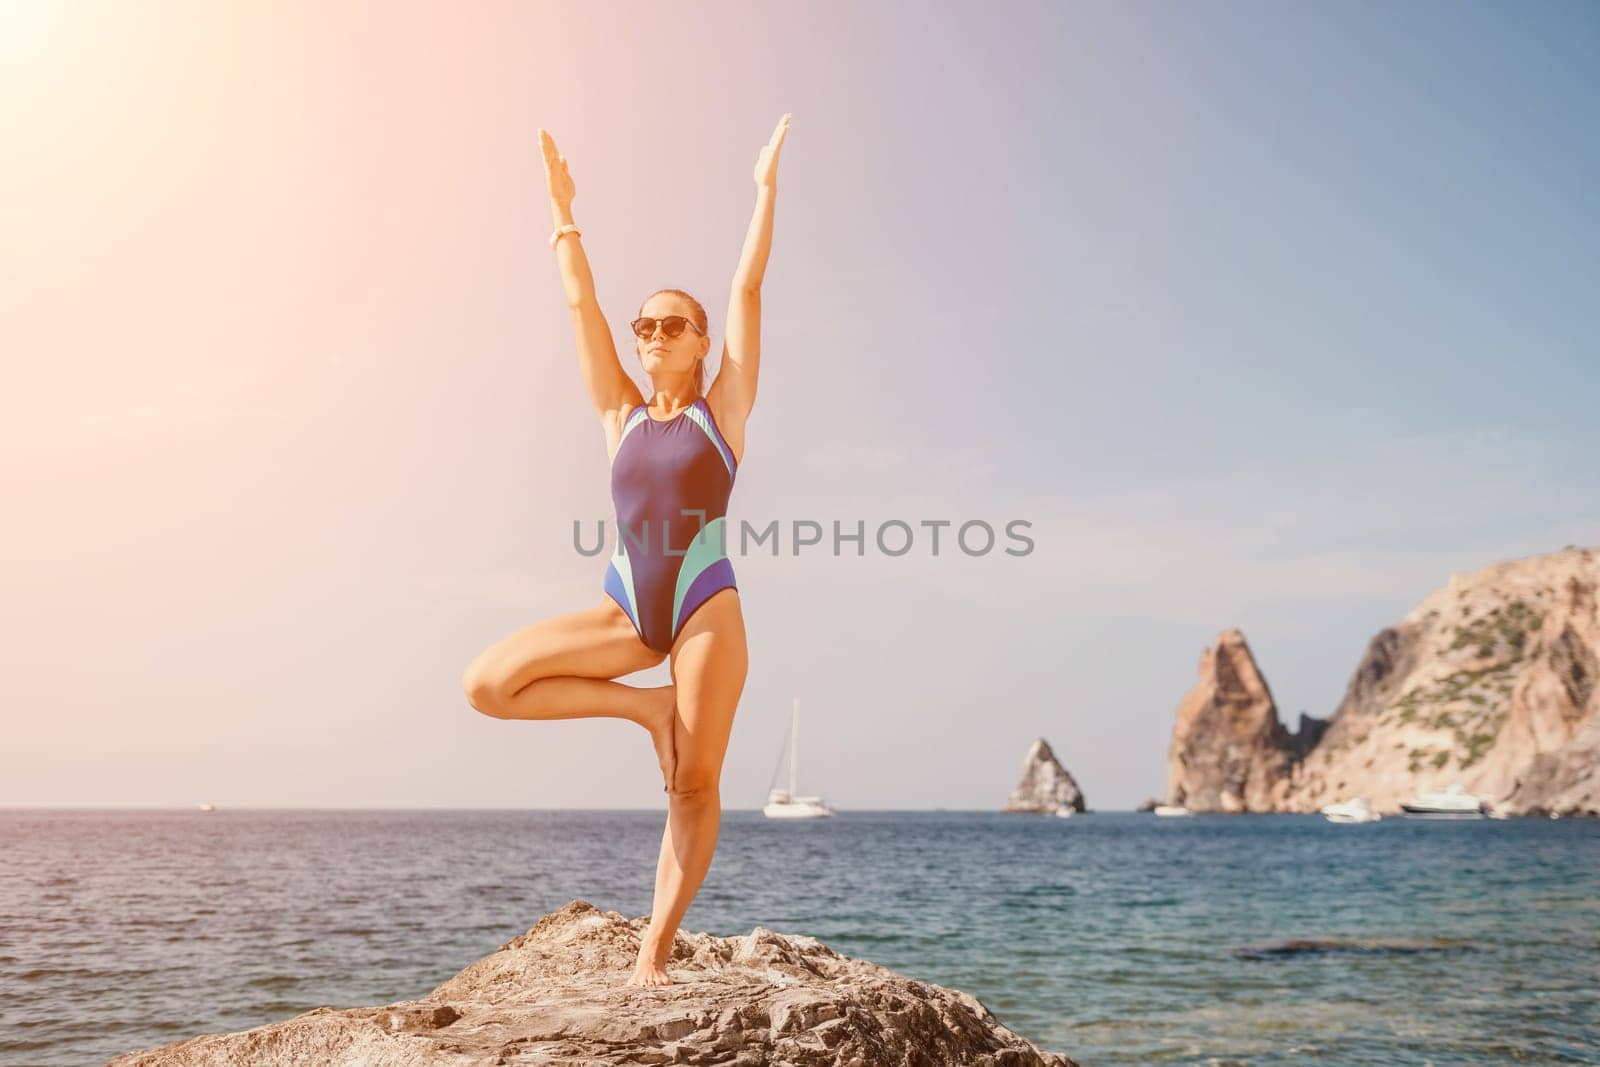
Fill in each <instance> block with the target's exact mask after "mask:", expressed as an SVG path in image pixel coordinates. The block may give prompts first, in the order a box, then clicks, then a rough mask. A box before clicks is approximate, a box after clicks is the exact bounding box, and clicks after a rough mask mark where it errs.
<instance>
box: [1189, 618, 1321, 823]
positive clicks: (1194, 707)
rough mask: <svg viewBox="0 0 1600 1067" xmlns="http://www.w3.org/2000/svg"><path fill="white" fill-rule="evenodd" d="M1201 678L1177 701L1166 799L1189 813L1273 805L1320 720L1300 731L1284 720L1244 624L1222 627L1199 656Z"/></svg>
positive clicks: (1305, 722)
mask: <svg viewBox="0 0 1600 1067" xmlns="http://www.w3.org/2000/svg"><path fill="white" fill-rule="evenodd" d="M1199 673H1200V678H1199V680H1198V681H1197V682H1196V683H1195V685H1194V688H1193V689H1191V690H1189V692H1188V693H1187V694H1186V695H1185V696H1184V698H1183V701H1182V702H1181V703H1180V704H1179V705H1178V718H1177V722H1176V723H1174V724H1173V727H1172V743H1171V746H1170V747H1169V748H1168V750H1167V758H1168V771H1167V800H1166V802H1167V803H1168V804H1179V805H1182V806H1183V807H1186V808H1188V809H1189V810H1190V811H1223V812H1246V811H1273V810H1275V809H1276V808H1277V806H1278V804H1279V803H1280V802H1281V801H1282V799H1283V797H1284V796H1285V794H1286V792H1287V789H1288V779H1289V775H1290V771H1291V769H1292V768H1293V766H1294V763H1295V760H1296V759H1297V758H1298V755H1299V753H1301V752H1302V751H1303V750H1304V748H1305V747H1306V746H1308V745H1309V744H1311V743H1313V741H1314V739H1315V738H1316V736H1317V735H1318V733H1319V732H1320V730H1321V726H1322V724H1321V723H1320V722H1318V721H1316V720H1314V719H1310V718H1309V717H1305V718H1302V720H1301V730H1300V733H1299V734H1298V735H1297V734H1291V733H1289V731H1288V730H1286V729H1284V727H1283V724H1282V723H1281V722H1279V721H1278V707H1277V705H1276V704H1274V703H1273V701H1272V692H1271V690H1269V689H1268V688H1267V681H1266V679H1265V678H1263V677H1262V676H1261V671H1260V670H1259V669H1258V668H1257V667H1256V661H1255V657H1254V656H1252V655H1251V654H1250V646H1249V645H1247V644H1245V640H1244V634H1242V633H1240V632H1239V631H1238V630H1236V629H1233V630H1224V631H1222V633H1220V634H1218V635H1217V639H1216V641H1215V642H1214V643H1213V644H1212V645H1211V647H1210V648H1208V649H1206V650H1205V651H1204V652H1202V653H1201V654H1200V669H1199Z"/></svg>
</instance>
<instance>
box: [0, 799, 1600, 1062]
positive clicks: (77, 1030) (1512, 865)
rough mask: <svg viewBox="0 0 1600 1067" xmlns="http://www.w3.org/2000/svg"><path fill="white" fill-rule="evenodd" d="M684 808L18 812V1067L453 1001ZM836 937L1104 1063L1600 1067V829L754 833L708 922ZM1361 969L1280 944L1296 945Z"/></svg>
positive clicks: (652, 844)
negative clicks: (490, 958)
mask: <svg viewBox="0 0 1600 1067" xmlns="http://www.w3.org/2000/svg"><path fill="white" fill-rule="evenodd" d="M663 820H664V810H663V811H662V812H655V811H650V812H645V811H638V812H573V811H549V812H547V811H530V812H508V811H481V812H471V811H272V810H240V811H218V812H215V813H212V814H201V813H198V812H187V811H60V810H57V811H44V810H9V811H0V990H3V992H4V995H3V996H0V1063H5V1064H18V1065H21V1064H28V1065H39V1067H50V1065H56V1064H74V1065H77V1064H93V1063H103V1062H104V1061H105V1060H106V1059H108V1058H109V1057H111V1056H112V1055H114V1054H116V1053H119V1052H125V1051H129V1050H132V1049H138V1048H145V1047H148V1046H151V1045H157V1044H162V1043H165V1042H168V1041H173V1040H176V1039H179V1038H182V1037H186V1036H190V1035H192V1034H196V1033H202V1032H218V1031H229V1030H240V1029H245V1028H248V1027H252V1026H257V1025H260V1024H262V1023H267V1022H272V1021H274V1020H279V1019H284V1018H287V1017H289V1016H291V1015H295V1014H298V1013H300V1012H303V1011H307V1010H309V1009H311V1008H314V1007H317V1006H319V1005H333V1006H336V1007H354V1006H359V1005H368V1004H382V1003H387V1002H389V1001H394V1000H400V999H404V998H410V997H417V996H421V995H423V994H425V993H426V992H427V991H428V990H429V989H431V988H432V987H433V986H435V985H437V984H438V983H440V982H442V981H444V980H445V979H446V978H449V977H450V976H451V975H453V974H455V973H456V971H458V970H460V969H461V968H462V967H464V966H466V965H467V964H468V963H470V962H472V961H473V960H475V959H477V958H478V957H480V956H483V955H485V954H487V953H490V952H493V951H494V950H495V949H496V948H498V947H499V946H500V945H501V944H503V943H504V942H505V941H507V940H508V939H510V938H511V937H513V936H515V935H517V934H519V933H522V932H523V931H524V930H526V929H527V928H528V927H530V926H532V925H533V923H534V922H535V921H537V920H538V918H539V917H540V916H541V915H543V914H545V913H546V912H548V911H551V910H553V909H555V908H558V907H560V906H561V905H563V904H565V903H567V902H568V901H569V900H572V899H573V898H582V899H585V900H588V901H590V902H592V903H594V904H596V905H598V906H600V907H602V908H607V909H611V910H615V911H619V912H622V913H623V914H624V915H629V916H633V915H643V914H645V913H647V912H648V911H649V908H650V887H651V884H652V880H653V877H654V867H655V858H656V850H657V848H658V846H659V843H660V835H661V827H662V823H663ZM758 924H759V925H764V926H767V927H769V928H772V929H776V930H780V931H786V932H795V933H805V934H811V935H814V936H816V937H819V938H821V939H822V940H823V941H824V942H826V943H828V944H829V945H831V946H832V947H834V948H836V949H838V950H839V951H842V952H846V953H849V954H852V955H858V956H863V957H867V958H869V959H872V960H875V961H877V962H879V963H882V964H884V965H886V966H889V967H892V968H895V969H896V970H899V971H902V972H904V973H906V974H909V975H913V976H915V977H917V978H920V979H924V980H927V981H931V982H937V983H940V984H943V985H948V986H955V987H959V988H961V989H965V990H967V991H968V992H971V993H972V994H974V995H975V996H977V997H978V998H979V999H980V1000H982V1001H983V1002H984V1003H985V1004H986V1005H987V1006H988V1007H989V1008H990V1009H991V1010H992V1011H993V1012H994V1013H995V1014H996V1015H997V1016H998V1017H999V1018H1000V1019H1001V1021H1002V1022H1004V1023H1005V1024H1006V1025H1008V1026H1010V1027H1011V1028H1012V1029H1014V1030H1017V1031H1018V1032H1019V1033H1021V1034H1023V1035H1024V1036H1026V1037H1028V1038H1030V1039H1031V1040H1033V1041H1034V1042H1036V1043H1038V1044H1039V1045H1041V1046H1043V1047H1045V1048H1048V1049H1053V1050H1057V1051H1062V1052H1065V1053H1067V1054H1069V1055H1071V1056H1073V1057H1074V1058H1076V1059H1078V1060H1079V1061H1081V1062H1082V1063H1083V1064H1085V1065H1086V1067H1093V1065H1101V1064H1146V1063H1196V1064H1290V1063H1294V1064H1299V1063H1305V1062H1308V1061H1313V1060H1316V1061H1321V1062H1325V1063H1337V1064H1383V1065H1390V1064H1426V1063H1432V1064H1456V1063H1484V1064H1506V1063H1600V1006H1597V1004H1600V999H1597V989H1600V821H1595V820H1585V819H1563V820H1551V819H1507V820H1483V821H1474V822H1457V821H1444V820H1415V819H1403V818H1385V819H1384V820H1383V821H1381V822H1378V823H1375V824H1365V825H1335V824H1331V823H1328V822H1326V821H1325V820H1323V819H1322V818H1321V817H1320V816H1296V815H1264V816H1205V815H1200V816H1194V817H1191V818H1179V819H1170V818H1169V819H1163V818H1157V817H1155V816H1152V815H1141V814H1134V813H1129V812H1106V813H1093V814H1086V815H1080V816H1076V817H1074V818H1072V819H1056V818H1049V817H1039V816H1016V815H1000V814H997V813H988V812H944V811H934V812H845V813H842V814H840V815H838V816H836V817H835V818H833V819H831V820H818V821H811V822H794V823H781V822H776V821H770V820H767V819H765V818H763V817H762V816H761V815H760V813H759V812H747V811H736V812H727V813H725V814H724V817H723V826H722V834H721V838H720V843H719V846H718V851H717V856H716V860H715V862H714V864H713V865H712V868H711V873H710V875H709V876H708V878H707V880H706V884H705V887H704V888H703V889H702V890H701V893H700V895H699V897H698V898H697V899H696V901H695V903H694V905H693V906H692V907H691V908H690V910H689V914H688V917H687V919H686V920H685V927H686V928H689V929H697V930H708V931H711V932H713V933H717V934H724V935H729V934H744V933H748V932H749V931H750V930H751V928H752V927H754V926H756V925H758ZM1297 938H1304V939H1312V938H1316V939H1337V940H1339V941H1342V942H1348V943H1351V944H1350V946H1349V947H1348V948H1347V949H1346V950H1342V951H1332V952H1310V953H1299V954H1278V953H1274V952H1270V951H1266V952H1263V951H1260V949H1261V947H1262V946H1264V945H1270V944H1271V943H1273V942H1279V941H1283V940H1286V939H1297Z"/></svg>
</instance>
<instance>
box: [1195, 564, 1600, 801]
mask: <svg viewBox="0 0 1600 1067" xmlns="http://www.w3.org/2000/svg"><path fill="white" fill-rule="evenodd" d="M1597 589H1600V550H1597V549H1594V548H1578V547H1569V548H1567V549H1565V550H1563V551H1560V552H1552V553H1549V554H1546V555H1541V556H1532V557H1529V558H1527V559H1519V560H1511V561H1507V562H1502V563H1496V564H1493V565H1491V566H1488V567H1484V568H1482V569H1480V570H1477V571H1473V572H1471V573H1465V574H1454V575H1451V577H1450V580H1449V582H1448V583H1447V584H1446V585H1444V586H1443V587H1441V588H1439V589H1437V590H1435V591H1434V592H1432V593H1430V594H1429V595H1428V596H1427V597H1425V598H1424V599H1423V600H1422V601H1421V603H1419V604H1417V605H1416V607H1414V608H1413V609H1412V610H1411V611H1410V612H1409V613H1408V614H1407V615H1406V616H1405V617H1404V618H1403V619H1401V620H1400V621H1398V622H1397V623H1395V624H1394V625H1393V626H1389V627H1386V628H1384V629H1383V630H1381V631H1379V632H1378V633H1377V634H1376V635H1374V636H1373V637H1372V639H1371V640H1370V641H1369V642H1368V644H1367V649H1366V653H1365V655H1364V656H1362V658H1361V661H1360V663H1359V664H1358V665H1357V667H1356V669H1355V673H1354V674H1353V675H1352V676H1351V679H1350V682H1349V685H1348V687H1347V688H1346V690H1345V695H1344V699H1343V700H1342V701H1341V702H1340V704H1339V707H1338V708H1337V709H1336V710H1335V711H1334V712H1333V714H1332V715H1331V716H1329V717H1328V718H1326V719H1319V718H1314V717H1312V716H1308V715H1302V716H1301V717H1300V721H1299V723H1298V724H1297V725H1296V728H1295V730H1294V731H1293V732H1292V733H1291V732H1290V731H1289V730H1288V729H1287V728H1286V727H1285V726H1284V725H1283V723H1282V722H1281V721H1280V720H1279V718H1278V708H1277V705H1276V704H1275V703H1274V702H1273V699H1272V693H1271V690H1270V689H1269V687H1268V685H1267V682H1266V679H1265V677H1264V676H1263V675H1262V672H1261V670H1260V668H1259V666H1258V665H1257V664H1256V661H1255V658H1254V656H1252V655H1251V653H1250V649H1249V646H1248V645H1247V644H1246V643H1245V639H1244V635H1243V634H1242V633H1240V632H1239V631H1238V630H1237V629H1230V630H1224V631H1223V632H1222V633H1221V634H1219V635H1218V637H1217V639H1216V640H1215V642H1213V644H1212V645H1211V647H1210V648H1208V649H1206V650H1205V651H1204V652H1203V653H1202V654H1201V657H1200V667H1199V679H1198V681H1197V682H1196V684H1195V686H1194V688H1193V689H1191V690H1190V691H1189V692H1188V693H1187V694H1186V695H1185V696H1184V698H1183V700H1182V702H1181V703H1180V704H1179V705H1178V712H1177V721H1176V723H1175V724H1174V726H1173V732H1172V742H1171V747H1170V749H1169V752H1168V779H1167V792H1166V800H1165V802H1166V803H1168V804H1181V805H1183V806H1185V807H1187V808H1188V809H1190V810H1191V811H1222V812H1247V811H1248V812H1266V811H1287V812H1315V811H1318V810H1319V809H1320V808H1321V807H1322V806H1323V805H1325V804H1328V803H1330V802H1333V801H1338V800H1344V799H1346V798H1349V797H1354V796H1364V797H1366V799H1367V801H1368V803H1370V804H1371V805H1372V807H1373V808H1374V810H1376V811H1379V812H1391V813H1392V812H1399V811H1400V804H1401V802H1402V801H1404V800H1407V799H1409V798H1410V797H1412V796H1414V795H1415V794H1416V793H1418V792H1419V791H1421V790H1427V789H1442V788H1445V787H1447V786H1449V785H1451V784H1453V783H1456V782H1459V783H1460V784H1461V786H1462V787H1463V788H1464V789H1466V790H1467V791H1469V792H1472V793H1475V794H1477V795H1479V796H1482V797H1485V798H1486V799H1488V800H1489V801H1490V803H1491V804H1492V805H1493V806H1494V807H1495V809H1496V810H1497V811H1499V812H1502V813H1504V814H1508V815H1516V814H1535V815H1537V814H1545V813H1556V814H1562V815H1597V814H1600V687H1597V684H1596V683H1597V680H1600V616H1597V613H1596V594H1597Z"/></svg>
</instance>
